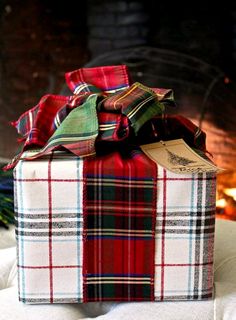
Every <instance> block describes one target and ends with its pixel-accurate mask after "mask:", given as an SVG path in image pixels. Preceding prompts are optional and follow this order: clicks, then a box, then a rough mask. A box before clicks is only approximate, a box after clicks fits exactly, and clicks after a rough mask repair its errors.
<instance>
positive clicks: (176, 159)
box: [166, 149, 196, 166]
mask: <svg viewBox="0 0 236 320" xmlns="http://www.w3.org/2000/svg"><path fill="white" fill-rule="evenodd" d="M166 151H167V153H168V161H169V162H170V163H171V164H173V165H181V166H187V165H188V164H190V163H195V162H196V161H194V160H190V159H188V158H185V157H181V156H178V155H177V154H175V153H173V152H171V151H169V150H167V149H166Z"/></svg>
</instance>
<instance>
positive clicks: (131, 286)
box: [15, 154, 215, 303]
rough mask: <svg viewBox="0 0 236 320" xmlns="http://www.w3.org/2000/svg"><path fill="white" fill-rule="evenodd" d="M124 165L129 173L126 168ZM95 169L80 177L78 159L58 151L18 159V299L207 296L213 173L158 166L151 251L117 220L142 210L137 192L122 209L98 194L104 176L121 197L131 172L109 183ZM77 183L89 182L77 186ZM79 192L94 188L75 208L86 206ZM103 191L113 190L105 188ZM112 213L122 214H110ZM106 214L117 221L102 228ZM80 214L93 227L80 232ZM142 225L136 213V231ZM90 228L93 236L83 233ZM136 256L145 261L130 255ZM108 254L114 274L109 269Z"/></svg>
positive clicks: (210, 270) (209, 290)
mask: <svg viewBox="0 0 236 320" xmlns="http://www.w3.org/2000/svg"><path fill="white" fill-rule="evenodd" d="M114 157H115V158H116V161H117V156H116V155H114V154H111V155H109V156H108V157H107V159H106V160H104V163H103V164H101V163H100V165H102V166H103V165H106V163H110V162H112V159H113V158H114ZM87 161H88V160H86V162H87ZM124 161H125V160H124ZM124 163H125V162H124ZM124 163H122V162H121V163H120V170H123V171H124V170H125V168H124V167H123V166H125V165H124ZM86 165H88V163H87V164H86ZM97 169H98V170H99V160H98V167H97ZM103 169H104V167H103ZM100 170H102V169H100ZM130 172H131V174H132V170H131V169H130ZM96 174H97V177H95V176H94V177H93V179H92V178H91V177H85V176H84V161H83V160H81V159H79V158H76V157H73V156H70V155H68V154H67V158H66V159H65V158H64V159H61V157H59V156H56V155H54V156H53V158H52V157H51V158H50V159H40V160H35V161H20V162H19V163H18V165H17V167H16V169H15V195H16V208H15V209H16V212H17V215H16V219H17V231H16V233H17V243H18V271H19V297H20V300H21V301H24V302H28V303H50V302H51V303H52V302H54V303H57V302H58V303H61V302H70V303H71V302H83V301H110V300H114V301H132V300H136V301H139V300H157V301H160V300H189V299H190V300H191V299H199V300H201V299H207V298H210V297H211V296H212V286H213V247H214V214H215V211H214V208H215V174H212V173H201V174H200V173H199V174H188V175H186V174H184V175H181V174H175V173H172V172H170V171H167V170H165V169H163V168H162V167H161V166H158V174H157V188H155V193H156V209H155V220H156V226H155V230H156V231H155V256H154V257H152V255H151V253H152V252H150V249H148V248H147V253H146V254H145V252H143V251H145V243H143V242H142V237H143V236H144V235H143V234H141V235H140V237H137V238H136V240H133V236H135V235H132V231H130V234H128V231H127V230H130V228H131V227H130V226H129V225H127V224H128V223H130V224H132V223H134V222H132V215H133V214H136V217H135V219H137V220H138V219H143V220H144V219H145V215H144V213H145V210H144V208H142V203H141V200H140V199H138V198H137V199H136V201H137V203H136V204H135V203H132V201H133V199H130V200H129V199H128V200H127V199H123V202H124V204H125V205H126V206H127V208H120V207H119V206H121V205H122V204H120V203H119V201H117V204H116V207H117V208H115V206H114V205H113V206H114V207H113V210H114V211H113V212H112V211H111V210H110V208H109V206H112V204H111V203H110V202H109V201H107V202H106V201H105V200H104V197H106V195H105V194H104V193H106V192H108V191H107V190H106V186H107V188H112V183H117V184H120V185H121V186H120V187H119V193H120V194H121V195H122V194H123V195H122V197H124V198H126V197H125V196H124V193H126V192H129V190H130V189H129V186H127V185H128V184H129V183H130V184H131V183H132V181H131V180H130V179H128V178H125V174H124V175H123V178H119V179H118V178H117V182H115V181H113V182H112V181H111V180H112V178H111V177H110V178H109V179H108V180H107V178H104V177H102V174H101V172H99V171H97V172H96ZM87 179H88V180H89V181H87V182H86V180H87ZM134 179H135V177H134ZM92 180H93V181H92ZM96 180H97V181H96ZM99 180H100V181H99ZM86 183H88V184H89V186H88V185H87V187H86V185H85V184H86ZM93 184H94V185H93ZM122 185H123V186H122ZM140 187H142V186H140ZM117 188H118V187H117ZM136 191H137V190H136ZM87 192H96V193H97V195H96V200H97V201H96V206H95V208H94V210H92V212H90V213H88V212H87V213H85V215H83V212H84V208H83V206H85V205H86V206H89V205H90V203H89V201H90V200H91V199H87V200H86V199H85V198H86V197H88V195H86V193H87ZM135 196H136V194H133V195H131V197H135ZM100 197H101V198H100ZM107 197H108V198H109V196H107ZM110 197H111V199H112V198H114V199H115V195H113V196H112V195H111V196H110ZM154 198H155V195H154ZM114 199H113V200H114ZM83 201H87V204H85V203H83ZM99 201H100V206H101V207H100V206H99ZM102 201H104V202H103V203H102ZM93 205H94V204H93ZM135 206H136V207H135ZM137 206H140V210H139V208H137ZM101 208H102V209H103V212H101ZM132 209H133V212H132ZM87 210H89V209H88V208H87ZM95 210H96V211H97V215H98V216H95V217H94V216H92V217H91V216H90V214H96V213H94V211H95ZM90 211H91V208H90ZM103 214H104V216H103ZM109 214H110V215H109ZM127 214H128V219H130V221H129V220H128V221H127V216H126V215H127ZM139 214H140V215H141V217H139ZM107 215H108V216H107ZM119 215H122V217H121V218H120V219H119ZM104 217H105V218H104ZM117 217H118V218H117ZM106 218H109V219H110V220H114V221H115V220H116V219H117V220H116V222H117V225H115V222H114V221H108V222H107V223H108V227H107V226H105V222H104V219H105V220H106ZM85 220H86V221H85ZM89 223H91V224H92V225H91V226H90V228H91V229H94V226H95V225H96V227H97V232H96V231H95V232H94V233H93V231H91V230H90V228H89V227H88V226H86V232H85V233H84V232H83V228H85V224H89ZM103 223H104V225H103ZM137 223H138V222H137ZM146 223H148V221H146ZM109 224H110V226H113V228H114V230H112V228H109ZM114 225H115V227H114ZM144 226H145V222H144V223H143V226H142V228H141V227H138V230H139V229H144ZM99 229H100V230H99ZM147 229H148V228H147ZM139 232H140V233H142V232H145V230H140V231H139ZM86 233H87V234H86ZM115 233H116V234H115ZM93 236H94V237H95V238H98V239H97V241H95V242H93V240H90V237H93ZM86 237H87V240H86ZM139 239H141V240H140V241H139ZM132 240H133V242H134V243H133V242H132ZM116 241H117V242H118V244H117V243H116ZM87 242H88V244H86V243H87ZM135 242H136V243H135ZM85 250H86V252H85ZM140 251H141V252H140ZM85 255H86V256H85ZM140 258H142V259H145V260H144V261H138V259H140ZM85 260H86V261H85ZM114 261H115V263H116V264H118V266H117V269H118V271H119V272H121V273H120V274H119V272H118V274H117V273H116V272H115V270H116V266H114ZM139 264H140V265H141V266H138V265H139ZM143 264H144V265H143ZM150 267H151V268H154V270H153V272H154V277H153V279H152V278H150V277H148V275H147V276H146V278H145V273H144V271H138V270H139V269H140V270H146V269H147V272H148V271H149V269H150ZM129 270H130V271H131V272H130V274H129ZM135 270H137V273H136V274H134V273H135ZM92 272H93V273H92ZM140 272H142V274H139V273H140ZM125 277H126V278H125ZM152 281H154V283H151V282H152ZM145 286H146V288H145ZM140 290H141V291H140ZM145 290H146V291H145ZM150 290H153V292H150Z"/></svg>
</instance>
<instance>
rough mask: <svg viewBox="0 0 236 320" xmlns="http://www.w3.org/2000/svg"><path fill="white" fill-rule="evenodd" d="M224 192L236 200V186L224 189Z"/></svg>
mask: <svg viewBox="0 0 236 320" xmlns="http://www.w3.org/2000/svg"><path fill="white" fill-rule="evenodd" d="M224 193H225V194H227V196H230V197H232V198H233V199H234V201H236V188H227V189H224Z"/></svg>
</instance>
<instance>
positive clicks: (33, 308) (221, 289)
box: [0, 219, 236, 320]
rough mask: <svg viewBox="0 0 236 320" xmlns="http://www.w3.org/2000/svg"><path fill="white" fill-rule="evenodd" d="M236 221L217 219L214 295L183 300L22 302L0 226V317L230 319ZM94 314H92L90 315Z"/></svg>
mask: <svg viewBox="0 0 236 320" xmlns="http://www.w3.org/2000/svg"><path fill="white" fill-rule="evenodd" d="M235 243H236V222H232V221H226V220H219V219H218V220H217V222H216V240H215V264H214V269H215V278H214V279H215V299H214V300H209V301H189V302H188V301H187V302H141V303H88V304H60V305H25V304H23V303H21V302H19V301H18V296H17V281H16V278H17V277H16V276H17V269H16V250H15V241H14V230H13V228H12V229H11V230H10V231H5V230H3V229H1V230H0V320H15V319H16V320H28V319H30V320H31V319H34V320H49V319H50V320H52V319H53V320H75V319H86V320H90V319H97V320H126V319H127V320H128V319H129V320H133V319H135V320H139V319H140V320H141V319H142V320H146V319H147V320H150V319H151V320H172V319H173V320H178V319H181V320H185V319H186V320H198V319H201V320H213V319H214V320H222V319H223V320H234V319H236V246H235ZM94 317H95V318H94Z"/></svg>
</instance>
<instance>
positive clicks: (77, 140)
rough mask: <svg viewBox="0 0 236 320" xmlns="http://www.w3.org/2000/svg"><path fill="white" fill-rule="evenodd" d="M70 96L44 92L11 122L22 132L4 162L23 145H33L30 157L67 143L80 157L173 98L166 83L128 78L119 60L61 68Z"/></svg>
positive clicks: (122, 134) (118, 136)
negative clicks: (160, 85) (157, 85)
mask: <svg viewBox="0 0 236 320" xmlns="http://www.w3.org/2000/svg"><path fill="white" fill-rule="evenodd" d="M66 82H67V84H68V86H69V88H70V89H71V90H72V91H73V93H74V94H73V95H71V96H68V97H67V96H59V95H46V96H44V97H43V98H42V99H41V100H40V102H39V104H38V105H36V106H35V107H34V108H32V109H30V110H29V111H26V112H25V113H24V114H23V115H21V117H20V118H19V119H18V120H17V121H16V122H13V123H12V124H13V125H14V126H15V127H16V129H17V131H18V133H19V134H20V135H21V136H22V137H23V139H21V141H22V140H23V141H24V147H23V150H22V152H21V153H20V154H19V155H18V156H16V157H15V158H14V159H13V161H12V162H11V163H10V164H9V165H7V166H6V167H5V169H10V168H13V167H14V166H15V164H16V163H17V161H18V160H19V159H20V158H22V154H23V152H24V151H26V150H28V149H30V148H34V149H39V150H38V152H36V153H34V155H33V156H28V157H27V158H26V157H23V158H24V159H34V158H38V157H40V156H43V155H45V154H48V153H51V152H52V151H53V150H58V149H61V148H63V149H67V150H69V151H70V152H72V153H74V154H75V155H77V156H80V157H87V156H91V155H95V153H96V151H95V150H96V149H95V141H101V140H106V141H113V142H116V141H122V140H125V139H126V138H128V137H129V135H130V133H131V131H132V132H133V133H134V134H135V135H137V133H138V132H139V130H140V128H141V127H142V126H143V125H144V124H145V123H146V122H147V121H148V120H150V119H152V118H153V117H155V116H156V115H159V114H162V113H163V111H164V107H165V105H166V104H174V99H173V92H172V90H169V89H156V88H152V89H150V88H148V87H146V86H144V85H142V84H140V83H138V82H136V83H133V84H131V81H130V76H129V73H128V70H127V67H126V66H125V65H120V66H105V67H96V68H83V69H79V70H76V71H73V72H70V73H67V74H66Z"/></svg>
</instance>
